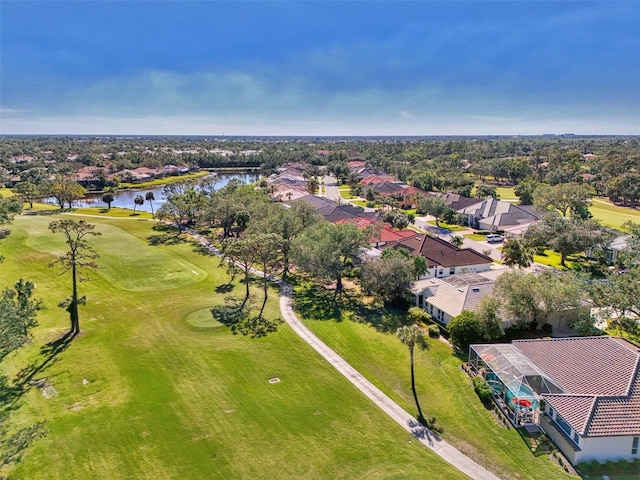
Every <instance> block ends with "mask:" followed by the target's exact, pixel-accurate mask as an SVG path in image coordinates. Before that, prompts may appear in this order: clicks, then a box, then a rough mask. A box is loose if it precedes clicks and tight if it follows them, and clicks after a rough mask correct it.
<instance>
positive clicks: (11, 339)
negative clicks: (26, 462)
mask: <svg viewBox="0 0 640 480" xmlns="http://www.w3.org/2000/svg"><path fill="white" fill-rule="evenodd" d="M34 289H35V286H34V284H33V283H32V282H29V281H25V280H22V279H21V280H19V281H18V282H16V284H15V286H14V288H13V289H9V288H6V289H5V290H4V291H2V292H1V293H0V361H2V359H3V358H4V357H6V356H7V355H9V354H10V353H11V352H14V351H16V350H17V349H18V348H20V347H21V346H23V345H25V344H26V343H28V342H30V341H31V329H33V328H34V327H35V326H37V325H38V322H37V319H36V315H37V312H38V311H39V310H41V309H42V308H43V305H42V302H41V301H40V300H36V299H33V298H32V297H33V291H34ZM8 388H9V385H8V380H7V378H6V377H2V376H0V396H1V397H2V398H6V397H5V394H6V393H7V392H5V391H4V390H5V389H8ZM9 412H10V410H9V411H7V412H2V413H1V414H0V471H2V469H3V467H4V466H7V465H10V464H13V463H17V462H19V461H20V460H21V458H22V455H23V454H24V452H25V450H26V449H27V447H29V445H30V444H31V443H32V442H33V440H34V439H35V438H37V437H41V436H43V435H44V433H45V431H44V427H43V422H40V423H36V424H35V425H30V426H27V427H22V428H20V429H18V430H17V431H14V432H9V429H8V428H7V427H6V426H5V425H6V418H7V416H8V414H9Z"/></svg>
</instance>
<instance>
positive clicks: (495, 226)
mask: <svg viewBox="0 0 640 480" xmlns="http://www.w3.org/2000/svg"><path fill="white" fill-rule="evenodd" d="M459 213H463V214H465V215H466V216H467V223H468V225H469V226H470V227H473V228H477V229H480V230H490V231H492V232H495V231H496V230H506V229H507V228H509V227H520V226H523V225H530V224H532V223H533V222H536V221H538V220H539V217H538V216H537V215H535V214H534V213H532V212H531V211H529V210H526V209H524V208H522V207H519V206H517V205H514V204H512V203H509V202H503V201H501V200H496V199H495V198H493V197H487V199H486V200H483V201H481V202H480V203H476V204H473V205H471V206H468V207H465V208H463V209H462V210H459Z"/></svg>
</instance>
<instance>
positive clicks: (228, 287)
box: [215, 283, 235, 293]
mask: <svg viewBox="0 0 640 480" xmlns="http://www.w3.org/2000/svg"><path fill="white" fill-rule="evenodd" d="M234 288H235V285H234V284H233V283H223V284H222V285H218V286H217V287H216V288H215V291H216V293H229V292H231V291H232V290H233V289H234Z"/></svg>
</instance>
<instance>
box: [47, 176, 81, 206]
mask: <svg viewBox="0 0 640 480" xmlns="http://www.w3.org/2000/svg"><path fill="white" fill-rule="evenodd" d="M45 188H46V191H48V192H49V193H50V194H51V196H52V197H53V198H55V199H56V201H57V202H58V205H59V206H60V208H64V205H65V203H66V204H67V205H68V206H69V208H71V207H72V206H73V202H74V201H76V200H80V199H81V198H84V196H85V194H86V193H87V190H86V188H84V187H83V186H82V185H80V184H79V183H78V182H76V181H75V180H72V179H71V178H68V177H66V176H65V175H62V174H58V175H56V177H55V178H54V179H53V180H52V181H51V182H49V183H48V184H47V186H46V187H45Z"/></svg>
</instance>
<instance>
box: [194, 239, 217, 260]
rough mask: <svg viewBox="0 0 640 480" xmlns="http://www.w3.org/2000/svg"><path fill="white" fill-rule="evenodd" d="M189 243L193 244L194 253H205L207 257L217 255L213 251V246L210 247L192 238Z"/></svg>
mask: <svg viewBox="0 0 640 480" xmlns="http://www.w3.org/2000/svg"><path fill="white" fill-rule="evenodd" d="M189 243H190V244H191V246H192V247H193V251H194V253H197V254H199V255H203V256H205V257H215V256H216V253H215V252H213V251H211V248H209V246H207V245H205V244H203V243H200V242H198V241H197V240H191V241H189Z"/></svg>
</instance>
